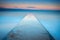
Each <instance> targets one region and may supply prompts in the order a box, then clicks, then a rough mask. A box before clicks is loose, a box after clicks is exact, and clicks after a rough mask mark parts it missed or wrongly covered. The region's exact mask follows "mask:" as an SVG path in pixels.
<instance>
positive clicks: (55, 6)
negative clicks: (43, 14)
mask: <svg viewBox="0 0 60 40" xmlns="http://www.w3.org/2000/svg"><path fill="white" fill-rule="evenodd" d="M0 8H22V9H37V10H41V9H43V10H45V9H47V10H48V9H49V10H59V9H60V8H59V0H1V1H0Z"/></svg>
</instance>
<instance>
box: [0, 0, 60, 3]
mask: <svg viewBox="0 0 60 40" xmlns="http://www.w3.org/2000/svg"><path fill="white" fill-rule="evenodd" d="M59 1H60V0H0V3H3V2H4V3H6V2H7V3H23V2H25V3H58V2H59Z"/></svg>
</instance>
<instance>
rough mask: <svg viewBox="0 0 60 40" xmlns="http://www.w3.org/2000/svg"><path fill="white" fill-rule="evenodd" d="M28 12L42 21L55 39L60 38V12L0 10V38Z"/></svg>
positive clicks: (58, 39) (59, 39)
mask: <svg viewBox="0 0 60 40" xmlns="http://www.w3.org/2000/svg"><path fill="white" fill-rule="evenodd" d="M30 13H31V14H33V15H34V16H35V17H36V18H37V19H38V20H39V22H40V23H42V25H43V26H44V27H45V28H46V29H47V30H48V32H49V33H50V34H51V35H52V36H53V37H54V38H55V40H60V32H59V30H60V25H59V22H60V19H59V18H60V14H59V12H55V11H0V39H3V38H4V37H5V36H6V35H7V34H8V33H9V31H11V30H12V29H13V28H14V27H15V26H16V25H17V24H18V23H19V22H20V21H21V20H22V19H23V18H24V17H25V16H26V15H27V14H30Z"/></svg>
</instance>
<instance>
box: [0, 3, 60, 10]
mask: <svg viewBox="0 0 60 40" xmlns="http://www.w3.org/2000/svg"><path fill="white" fill-rule="evenodd" d="M0 8H17V9H20V8H21V9H37V10H40V9H49V10H60V8H59V6H57V5H46V4H45V5H44V4H39V5H37V4H36V5H34V4H5V5H4V4H2V5H0Z"/></svg>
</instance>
